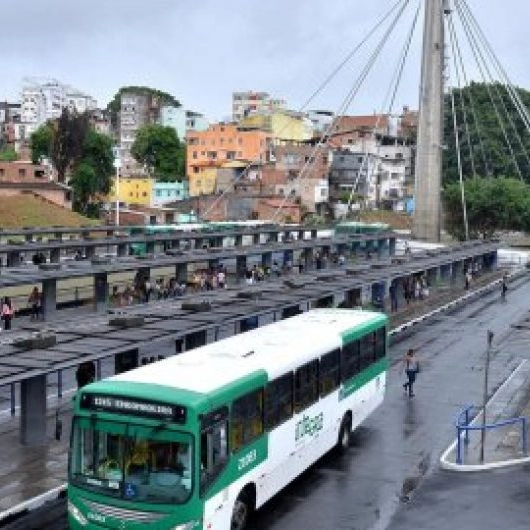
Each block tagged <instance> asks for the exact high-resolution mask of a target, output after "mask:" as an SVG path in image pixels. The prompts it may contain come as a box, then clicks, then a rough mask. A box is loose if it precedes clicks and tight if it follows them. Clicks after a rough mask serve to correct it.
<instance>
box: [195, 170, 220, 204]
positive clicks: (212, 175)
mask: <svg viewBox="0 0 530 530" xmlns="http://www.w3.org/2000/svg"><path fill="white" fill-rule="evenodd" d="M216 181H217V168H216V167H203V168H201V171H200V172H199V173H191V174H190V175H189V184H190V197H197V196H198V195H209V194H211V193H214V192H215V183H216Z"/></svg>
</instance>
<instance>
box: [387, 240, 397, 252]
mask: <svg viewBox="0 0 530 530" xmlns="http://www.w3.org/2000/svg"><path fill="white" fill-rule="evenodd" d="M388 254H389V255H390V256H395V255H396V238H395V237H390V238H389V239H388Z"/></svg>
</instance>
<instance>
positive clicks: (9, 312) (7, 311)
mask: <svg viewBox="0 0 530 530" xmlns="http://www.w3.org/2000/svg"><path fill="white" fill-rule="evenodd" d="M0 316H1V318H2V320H3V321H4V329H5V330H6V331H8V330H10V329H11V320H13V317H14V316H15V306H14V305H13V302H12V301H11V298H9V296H6V297H4V301H3V303H2V306H1V308H0Z"/></svg>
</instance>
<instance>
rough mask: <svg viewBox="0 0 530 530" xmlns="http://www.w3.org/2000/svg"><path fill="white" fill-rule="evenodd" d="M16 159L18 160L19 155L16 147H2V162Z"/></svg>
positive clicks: (0, 160) (0, 152) (0, 154)
mask: <svg viewBox="0 0 530 530" xmlns="http://www.w3.org/2000/svg"><path fill="white" fill-rule="evenodd" d="M15 160H18V155H17V152H16V151H15V150H14V149H12V148H11V147H7V146H4V147H2V148H1V149H0V162H14V161H15Z"/></svg>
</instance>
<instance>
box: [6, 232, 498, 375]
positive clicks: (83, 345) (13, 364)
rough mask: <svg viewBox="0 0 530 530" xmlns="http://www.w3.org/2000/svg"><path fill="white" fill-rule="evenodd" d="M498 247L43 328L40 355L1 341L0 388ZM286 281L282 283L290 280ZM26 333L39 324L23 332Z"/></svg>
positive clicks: (418, 257)
mask: <svg viewBox="0 0 530 530" xmlns="http://www.w3.org/2000/svg"><path fill="white" fill-rule="evenodd" d="M497 248H498V244H497V243H480V242H478V243H477V244H470V243H466V244H464V245H461V246H460V247H457V248H454V249H453V250H447V249H440V250H439V251H438V250H437V251H428V252H425V253H422V254H415V255H414V261H406V260H405V259H404V258H399V259H388V260H383V261H379V262H378V261H373V262H372V263H371V264H370V265H371V266H370V268H366V267H363V266H361V267H354V268H353V269H346V270H344V269H334V270H333V271H326V270H324V271H320V272H315V273H311V274H307V275H304V279H303V280H302V281H300V282H298V281H296V280H295V282H296V285H295V286H294V288H289V287H287V286H286V285H285V284H284V282H262V283H259V284H256V285H254V286H252V287H251V288H250V289H249V288H247V289H239V290H236V289H234V290H232V289H228V290H219V291H207V292H203V293H200V294H196V295H193V296H191V297H189V298H188V300H189V299H190V298H191V299H200V300H207V301H208V302H209V303H210V304H211V310H209V311H208V312H198V313H192V312H190V311H187V310H183V309H181V305H182V302H183V301H186V299H176V300H170V301H167V300H166V301H160V302H155V303H150V304H146V305H142V306H132V307H129V308H124V309H123V310H120V312H122V313H123V314H124V315H127V316H141V317H143V318H144V324H143V325H141V326H137V327H134V328H127V329H119V328H116V327H113V326H110V325H109V323H108V321H109V316H108V315H103V314H102V315H93V316H92V317H91V319H90V320H89V321H88V322H87V319H86V316H83V317H79V318H73V319H71V320H70V321H68V320H67V321H61V322H57V323H50V324H47V325H45V329H46V330H49V331H52V332H53V333H55V335H56V337H57V344H56V345H54V346H51V347H50V348H46V349H43V350H40V349H38V350H26V351H21V350H20V349H19V348H17V347H15V346H14V345H13V344H10V343H9V341H7V342H6V339H4V338H2V340H1V341H0V345H1V351H0V386H2V385H8V384H11V383H15V382H20V381H23V380H25V379H28V378H31V377H34V376H39V375H46V374H48V373H51V372H55V371H57V370H61V369H65V368H72V367H76V366H77V365H79V364H80V363H81V362H84V361H87V360H92V361H93V360H98V359H103V358H106V357H109V356H114V355H116V354H118V353H120V352H125V351H129V350H131V349H133V348H134V349H136V348H139V347H140V346H144V345H148V344H156V342H157V341H162V340H167V339H178V338H182V337H184V336H186V335H187V334H188V333H194V332H197V331H205V330H207V329H213V328H215V327H218V328H219V327H223V326H226V325H228V324H230V323H235V322H239V321H241V320H244V319H247V318H249V317H251V316H256V315H261V314H264V313H268V312H271V311H281V310H282V309H284V308H286V307H292V306H294V305H297V304H298V305H299V304H303V303H310V302H312V301H315V300H319V299H321V298H323V297H327V296H330V295H333V294H336V293H341V292H346V291H348V290H352V289H355V288H362V287H363V286H364V287H366V286H369V285H372V284H373V283H379V282H384V281H387V280H392V279H394V278H399V277H406V276H409V275H411V274H417V273H421V272H423V271H427V270H429V269H435V268H439V267H443V266H446V265H450V264H453V263H456V262H462V261H464V260H466V259H472V258H476V257H479V256H484V255H486V254H488V253H492V252H495V251H496V250H497ZM294 278H297V277H296V276H295V277H286V278H285V279H286V280H288V279H294ZM249 290H250V291H251V292H252V293H254V292H259V293H260V297H259V298H254V297H253V298H251V299H248V298H244V297H240V296H238V293H240V292H244V291H249ZM27 329H28V334H30V331H34V330H36V329H38V327H37V325H34V326H33V327H32V326H31V325H29V326H28V327H27Z"/></svg>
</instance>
